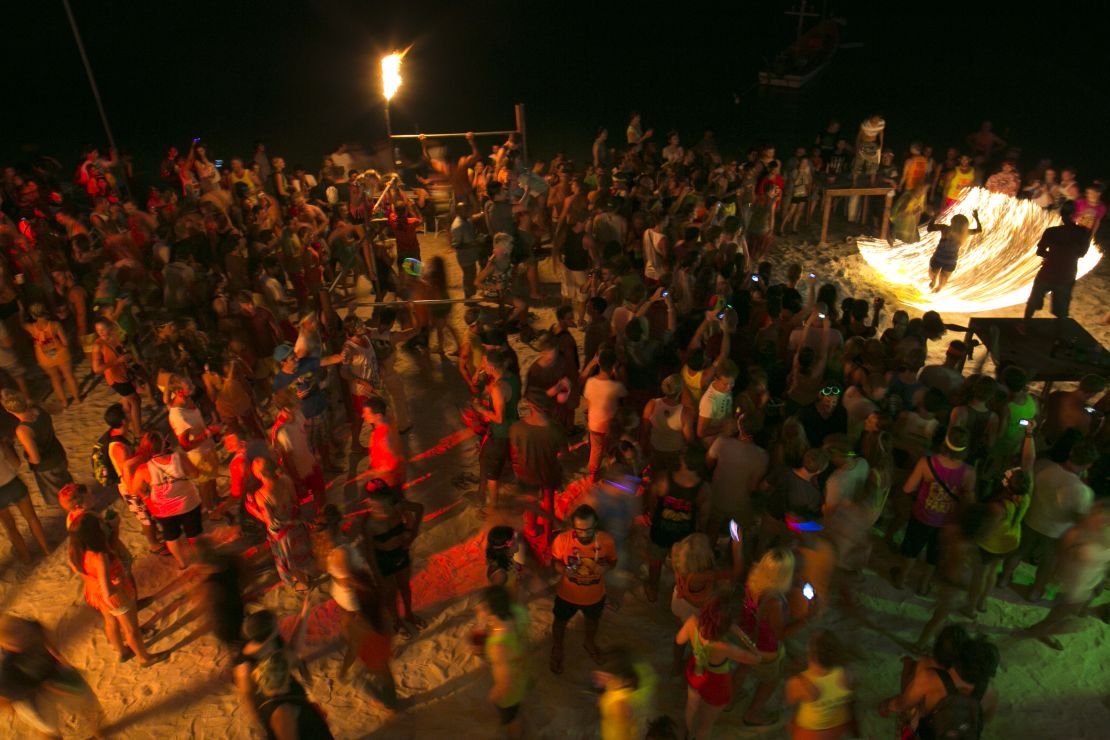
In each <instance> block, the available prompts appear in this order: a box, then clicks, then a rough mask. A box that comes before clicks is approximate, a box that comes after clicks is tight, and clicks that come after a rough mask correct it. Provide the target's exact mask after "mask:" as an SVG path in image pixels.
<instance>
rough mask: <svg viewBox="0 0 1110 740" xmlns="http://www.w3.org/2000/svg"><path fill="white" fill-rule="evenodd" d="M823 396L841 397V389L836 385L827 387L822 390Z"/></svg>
mask: <svg viewBox="0 0 1110 740" xmlns="http://www.w3.org/2000/svg"><path fill="white" fill-rule="evenodd" d="M821 395H822V396H839V395H840V387H839V386H835V385H826V386H825V387H824V388H822V389H821Z"/></svg>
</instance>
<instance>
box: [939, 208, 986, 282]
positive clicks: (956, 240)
mask: <svg viewBox="0 0 1110 740" xmlns="http://www.w3.org/2000/svg"><path fill="white" fill-rule="evenodd" d="M971 215H972V216H974V217H975V228H974V229H973V228H970V225H969V223H968V220H967V216H965V215H963V214H962V213H957V214H956V215H955V216H953V217H952V221H951V223H949V224H948V225H947V226H946V225H944V224H938V223H937V219H936V216H934V217H933V219H932V220H931V221H929V226H928V227H927V230H928V231H939V232H940V242H939V243H938V244H937V248H936V250H935V251H934V252H933V256H932V258H931V259H930V260H929V290H930V291H931V292H933V293H939V292H940V291H941V290H943V289H944V286H945V284H946V283H947V282H948V278H950V277H952V273H953V272H955V271H956V262H957V260H959V257H960V250H961V249H962V248H963V247H964V245H965V244H967V240H968V239H969V238H970V237H971V235H972V234H978V233H980V232H981V231H982V230H983V224H981V223H980V222H979V211H977V210H976V211H972V212H971Z"/></svg>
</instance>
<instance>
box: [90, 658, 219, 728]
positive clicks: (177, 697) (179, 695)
mask: <svg viewBox="0 0 1110 740" xmlns="http://www.w3.org/2000/svg"><path fill="white" fill-rule="evenodd" d="M225 680H226V677H225V672H219V673H211V674H209V675H207V676H205V677H204V678H201V679H197V680H195V681H192V682H191V683H188V684H186V685H184V686H181V687H178V688H176V690H174V691H172V692H170V693H167V694H166V695H165V696H163V697H161V698H159V699H158V700H157V701H154V702H152V703H151V704H149V705H147V706H145V707H143V708H142V709H140V710H138V711H136V712H132V713H131V714H126V715H124V716H123V717H119V718H118V719H116V720H115V721H113V722H112V723H110V724H109V725H107V726H106V727H104V728H103V730H102V733H103V735H104V736H105V737H112V736H113V735H115V734H117V733H120V732H123V731H124V730H126V729H127V728H129V727H132V726H133V725H136V724H139V723H140V722H143V721H145V720H147V719H154V718H157V717H160V716H162V713H163V712H166V711H170V712H173V713H177V714H180V713H181V711H182V710H183V709H185V708H186V707H190V706H192V705H193V704H196V703H197V702H198V701H201V700H202V699H204V698H205V697H207V696H209V695H210V694H211V693H212V692H213V691H214V690H215V689H217V688H218V687H219V685H220V684H221V683H223V682H224V681H225Z"/></svg>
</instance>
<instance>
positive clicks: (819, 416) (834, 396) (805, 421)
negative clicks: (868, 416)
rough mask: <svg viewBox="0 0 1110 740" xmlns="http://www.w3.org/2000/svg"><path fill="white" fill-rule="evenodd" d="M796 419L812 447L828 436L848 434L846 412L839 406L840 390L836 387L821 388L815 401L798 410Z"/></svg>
mask: <svg viewBox="0 0 1110 740" xmlns="http://www.w3.org/2000/svg"><path fill="white" fill-rule="evenodd" d="M797 418H798V421H799V422H800V423H801V425H802V427H803V428H805V430H806V438H807V439H808V440H809V443H810V445H813V446H817V445H820V444H821V443H822V442H823V441H824V440H825V437H827V436H829V435H830V434H846V433H847V432H848V412H847V411H845V410H844V407H843V406H841V405H840V388H839V387H837V386H836V385H829V386H826V387H824V388H822V389H821V393H820V394H818V396H817V400H816V401H814V402H813V403H811V404H810V405H808V406H803V407H802V408H801V409H799V410H798V414H797Z"/></svg>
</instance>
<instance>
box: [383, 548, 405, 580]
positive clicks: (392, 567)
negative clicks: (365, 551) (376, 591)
mask: <svg viewBox="0 0 1110 740" xmlns="http://www.w3.org/2000/svg"><path fill="white" fill-rule="evenodd" d="M374 560H376V561H377V563H378V570H379V571H380V572H381V574H382V575H383V576H391V575H393V574H394V573H400V572H401V571H403V570H404V569H405V568H407V567H409V566H410V565H412V558H410V557H409V549H408V548H407V547H395V548H393V549H392V550H374Z"/></svg>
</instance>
